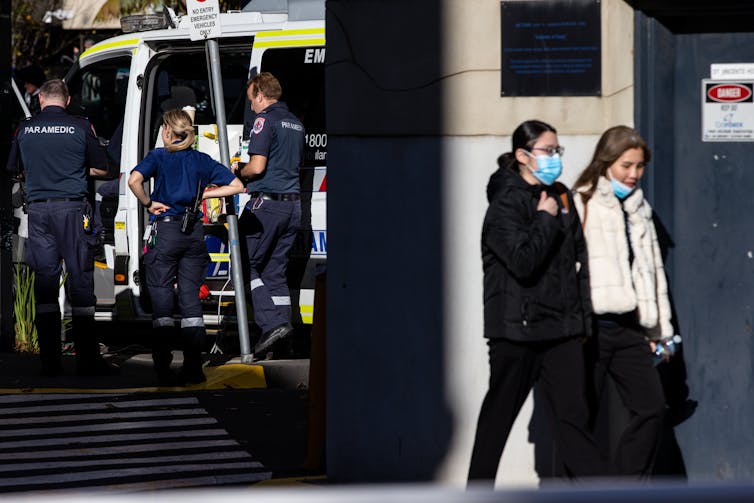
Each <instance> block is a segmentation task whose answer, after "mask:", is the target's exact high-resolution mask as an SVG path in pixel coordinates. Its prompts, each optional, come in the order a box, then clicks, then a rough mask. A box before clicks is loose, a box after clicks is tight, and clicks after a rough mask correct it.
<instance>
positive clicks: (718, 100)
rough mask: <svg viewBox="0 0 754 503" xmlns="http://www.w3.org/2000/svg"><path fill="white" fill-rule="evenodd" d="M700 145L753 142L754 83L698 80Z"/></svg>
mask: <svg viewBox="0 0 754 503" xmlns="http://www.w3.org/2000/svg"><path fill="white" fill-rule="evenodd" d="M702 141H754V81H750V82H731V81H725V80H710V79H704V80H702Z"/></svg>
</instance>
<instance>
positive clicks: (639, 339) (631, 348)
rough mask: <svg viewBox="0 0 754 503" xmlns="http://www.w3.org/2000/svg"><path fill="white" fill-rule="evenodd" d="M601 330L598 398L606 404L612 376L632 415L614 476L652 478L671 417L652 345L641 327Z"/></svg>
mask: <svg viewBox="0 0 754 503" xmlns="http://www.w3.org/2000/svg"><path fill="white" fill-rule="evenodd" d="M597 330H598V335H597V361H596V366H595V388H596V392H597V399H598V400H599V401H601V400H603V399H604V397H605V393H606V379H607V377H608V376H610V377H611V378H612V380H613V382H614V383H615V388H616V390H617V392H618V395H619V396H620V399H621V401H622V402H623V404H624V406H625V407H626V408H627V409H628V413H629V418H628V424H627V425H626V426H625V429H623V432H622V433H621V434H620V436H619V438H618V441H617V444H616V445H615V447H614V449H610V450H612V451H613V452H614V455H613V460H612V461H613V472H614V473H613V474H614V475H624V476H637V477H642V476H646V475H648V474H649V473H650V470H651V468H652V463H653V460H654V456H655V452H656V448H657V444H658V441H659V434H660V429H661V428H662V419H663V415H664V413H665V395H664V393H663V391H662V383H661V381H660V376H659V374H658V372H657V369H655V367H654V365H653V364H652V357H651V350H650V347H649V343H648V342H647V341H646V339H645V338H644V333H643V331H642V330H641V329H640V328H632V327H627V326H622V325H617V324H610V325H603V324H597ZM614 426H615V425H610V427H614ZM609 436H610V437H613V436H615V435H613V434H612V433H611V434H610V435H609Z"/></svg>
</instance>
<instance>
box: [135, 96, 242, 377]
mask: <svg viewBox="0 0 754 503" xmlns="http://www.w3.org/2000/svg"><path fill="white" fill-rule="evenodd" d="M162 120H163V124H162V141H163V143H164V144H165V148H156V149H154V150H152V151H151V152H149V154H147V156H146V157H145V158H144V160H143V161H141V162H140V163H139V164H138V165H137V166H136V167H135V168H134V169H133V171H132V172H131V175H130V177H129V179H128V186H129V187H130V188H131V191H132V192H133V193H134V195H135V196H136V198H137V199H138V200H139V202H141V204H143V205H144V206H145V207H146V208H147V210H148V211H149V213H151V214H152V215H154V217H153V221H152V224H151V225H152V227H151V234H150V238H149V241H148V244H147V247H148V251H147V252H146V255H145V256H144V266H145V267H146V271H147V272H146V277H147V281H146V283H147V288H148V289H149V294H150V297H151V299H152V326H153V328H154V341H153V343H152V360H153V362H154V368H155V372H156V373H157V379H158V381H159V383H160V384H161V385H164V386H175V385H182V384H184V383H186V382H189V383H192V384H198V383H201V382H204V381H205V380H206V378H205V376H204V372H203V371H202V363H203V362H202V348H203V346H204V339H205V335H206V332H205V329H204V317H203V313H202V305H201V301H200V300H199V288H200V287H201V284H202V282H203V281H204V278H205V276H206V272H207V265H208V263H209V255H208V253H207V247H206V245H205V244H204V230H203V225H202V223H201V219H200V216H201V215H200V213H199V212H195V210H194V206H195V200H196V198H197V194H199V197H201V198H204V197H205V196H206V197H225V196H230V195H234V194H238V193H239V192H243V188H244V187H243V183H241V180H239V179H238V178H236V176H235V175H234V174H233V173H232V172H231V171H230V170H229V169H228V168H227V167H226V166H223V165H222V164H220V163H219V162H217V161H215V160H214V159H212V158H211V157H210V156H208V155H207V154H205V153H203V152H198V151H196V150H194V149H193V148H191V147H192V146H193V145H194V126H193V124H192V122H191V117H190V116H189V115H188V114H187V113H186V112H184V111H182V110H169V111H167V112H165V114H164V115H163V117H162ZM149 178H154V190H153V191H152V194H151V197H150V196H149V195H147V193H146V192H145V191H144V181H145V180H148V179H149ZM208 185H217V186H218V187H215V188H213V189H211V190H208V191H206V192H205V191H204V188H205V187H207V186H208ZM192 212H193V215H192V216H193V218H194V219H195V223H194V224H193V225H189V226H186V225H184V224H183V220H184V219H185V218H186V217H185V215H187V214H191V213H192ZM176 297H177V300H178V309H179V310H180V314H181V331H180V338H181V340H182V346H183V369H182V370H181V372H180V374H179V375H176V374H174V373H173V372H172V370H171V369H170V363H171V362H172V360H173V354H172V352H171V339H172V335H173V332H174V330H175V328H174V322H173V307H174V306H175V300H176Z"/></svg>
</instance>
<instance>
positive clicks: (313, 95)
mask: <svg viewBox="0 0 754 503" xmlns="http://www.w3.org/2000/svg"><path fill="white" fill-rule="evenodd" d="M261 68H262V71H263V72H270V73H272V74H273V75H274V76H275V77H277V79H278V80H279V81H280V86H281V87H282V88H283V95H282V96H281V97H280V100H281V101H284V102H285V103H286V104H287V105H288V108H289V110H290V111H291V112H292V113H293V114H294V115H296V116H297V117H298V118H299V119H301V121H302V122H303V123H304V128H305V129H306V140H305V146H304V163H303V166H304V167H316V166H324V165H326V163H327V130H326V129H325V48H324V47H302V48H299V47H295V48H284V49H267V50H266V51H265V52H264V54H263V55H262V62H261ZM248 109H249V106H248V100H247V110H248ZM252 123H253V112H250V113H247V115H246V119H245V121H244V124H245V125H249V124H252ZM246 133H247V135H248V130H247V131H246Z"/></svg>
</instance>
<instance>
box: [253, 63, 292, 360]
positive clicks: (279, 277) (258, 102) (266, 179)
mask: <svg viewBox="0 0 754 503" xmlns="http://www.w3.org/2000/svg"><path fill="white" fill-rule="evenodd" d="M281 94H282V89H281V87H280V83H279V82H278V80H277V79H276V78H275V77H274V76H273V75H272V74H270V73H268V72H262V73H260V74H258V75H256V76H254V77H253V78H252V79H251V80H250V81H249V87H248V90H247V96H248V98H249V101H250V102H251V109H252V110H253V111H254V112H255V113H256V114H257V115H256V118H255V119H254V125H253V127H252V128H251V131H250V133H249V156H250V159H249V162H248V163H247V164H245V165H243V166H239V168H238V173H239V174H240V175H241V176H242V177H247V178H248V177H250V178H251V180H250V182H249V183H248V185H247V190H248V192H249V193H250V195H251V200H250V201H249V202H248V203H247V204H246V208H245V210H244V213H243V215H241V220H240V222H241V223H240V225H241V226H242V232H243V234H244V237H245V239H246V245H247V249H248V255H249V284H250V287H251V300H252V304H253V306H254V319H255V321H256V323H257V324H258V325H259V327H260V328H261V329H262V337H261V338H260V340H259V342H257V344H256V346H255V347H254V353H255V354H256V355H259V354H261V353H262V352H264V351H265V350H267V349H268V348H269V347H270V346H271V345H272V344H273V343H274V342H275V341H277V340H279V339H282V338H283V337H285V336H287V335H288V334H290V333H291V332H292V331H293V327H292V326H291V323H290V320H291V297H290V292H289V290H288V285H287V281H286V274H285V273H286V268H287V265H288V253H289V252H290V250H291V247H292V246H293V241H294V239H295V238H296V233H297V232H298V229H299V227H300V225H301V200H300V199H301V196H300V189H299V174H298V169H299V166H300V165H301V160H302V157H303V150H304V126H303V125H302V124H301V121H300V120H299V119H298V118H297V117H296V116H295V115H293V114H292V113H291V112H290V111H289V110H288V106H287V105H286V104H285V103H283V102H282V101H278V100H279V99H280V96H281Z"/></svg>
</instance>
